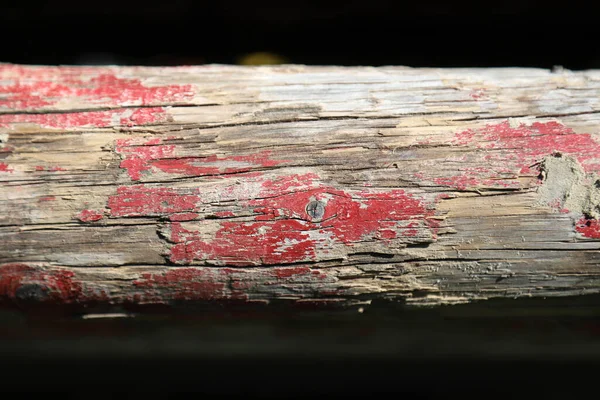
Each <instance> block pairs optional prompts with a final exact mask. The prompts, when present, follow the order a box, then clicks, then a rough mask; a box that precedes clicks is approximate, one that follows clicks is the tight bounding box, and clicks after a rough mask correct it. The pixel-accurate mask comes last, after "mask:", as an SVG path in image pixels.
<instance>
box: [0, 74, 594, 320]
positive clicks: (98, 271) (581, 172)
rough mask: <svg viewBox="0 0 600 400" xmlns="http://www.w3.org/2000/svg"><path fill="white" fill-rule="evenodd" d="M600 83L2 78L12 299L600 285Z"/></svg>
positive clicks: (274, 296) (271, 299)
mask: <svg viewBox="0 0 600 400" xmlns="http://www.w3.org/2000/svg"><path fill="white" fill-rule="evenodd" d="M599 95H600V72H598V71H584V72H571V71H566V70H559V71H555V72H551V71H545V70H538V69H412V68H405V67H381V68H372V67H364V68H363V67H361V68H358V67H352V68H347V67H305V66H298V65H288V66H277V67H233V66H224V65H207V66H199V67H176V68H149V67H42V66H19V65H10V64H3V65H0V140H1V143H0V185H2V190H1V191H0V238H1V241H0V264H1V266H0V271H1V273H0V298H1V299H2V303H4V304H7V305H11V306H12V305H15V304H18V305H24V304H61V305H64V304H71V305H73V306H74V307H77V306H86V307H89V306H90V305H94V304H96V305H98V304H103V305H111V306H112V307H115V308H119V307H138V306H142V305H154V304H175V303H181V302H183V303H186V304H187V303H191V302H206V301H211V302H217V303H230V302H235V303H241V304H272V303H292V304H298V305H302V304H311V305H317V306H320V305H332V306H344V307H346V306H353V305H355V306H358V307H364V306H366V305H368V304H370V303H371V302H372V301H373V300H374V299H388V300H392V301H403V302H406V303H408V304H411V305H439V304H455V303H465V302H471V301H474V300H484V299H489V298H494V297H531V296H542V297H547V296H565V295H582V294H589V293H598V292H599V289H600V282H599V279H600V274H599V273H598V265H599V259H600V253H599V252H598V250H599V249H600V241H599V239H600V224H599V223H598V218H599V217H600V208H599V207H600V189H599V188H598V186H600V185H598V183H597V174H598V172H599V171H600V156H599V154H600V153H599V150H600V137H599V127H600V119H599V113H598V111H599V109H600V103H599V101H598V99H599V98H600V96H599Z"/></svg>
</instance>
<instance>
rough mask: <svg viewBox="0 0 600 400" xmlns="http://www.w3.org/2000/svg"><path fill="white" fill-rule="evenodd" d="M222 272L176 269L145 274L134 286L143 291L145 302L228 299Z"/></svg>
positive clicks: (142, 296)
mask: <svg viewBox="0 0 600 400" xmlns="http://www.w3.org/2000/svg"><path fill="white" fill-rule="evenodd" d="M220 274H222V272H220V271H214V272H209V271H208V270H206V269H197V268H174V269H172V270H170V271H167V272H164V273H157V274H153V273H143V274H142V275H141V278H140V279H138V280H136V281H134V282H133V284H134V286H136V287H137V288H139V289H142V290H143V294H142V295H141V298H142V299H143V300H144V299H145V300H156V299H170V298H172V299H174V300H203V301H205V300H217V299H225V298H228V297H229V296H227V293H226V290H225V289H226V287H225V282H223V281H220V280H222V279H223V278H219V275H220Z"/></svg>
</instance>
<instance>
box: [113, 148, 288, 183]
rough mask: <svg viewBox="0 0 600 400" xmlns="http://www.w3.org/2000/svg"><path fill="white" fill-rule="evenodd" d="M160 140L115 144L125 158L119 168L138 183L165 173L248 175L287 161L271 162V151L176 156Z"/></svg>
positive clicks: (173, 151)
mask: <svg viewBox="0 0 600 400" xmlns="http://www.w3.org/2000/svg"><path fill="white" fill-rule="evenodd" d="M162 143H163V141H162V140H161V139H157V138H154V139H150V140H148V141H146V142H145V143H144V142H142V143H139V141H136V142H132V141H131V139H119V140H117V141H116V151H117V153H119V154H123V155H124V156H125V158H124V159H123V161H122V162H121V164H120V167H121V168H124V169H127V172H128V173H129V176H130V177H131V179H132V180H134V181H137V180H140V179H141V177H142V172H145V171H162V172H164V173H167V174H179V175H185V176H208V175H222V174H231V173H242V172H248V171H251V170H252V169H255V168H266V167H272V166H276V165H278V164H281V163H283V162H285V161H276V160H271V159H270V158H269V156H270V155H271V152H270V151H262V152H260V153H256V154H249V155H240V156H227V157H218V156H216V155H211V156H208V157H181V156H177V155H176V147H175V146H174V145H165V144H162Z"/></svg>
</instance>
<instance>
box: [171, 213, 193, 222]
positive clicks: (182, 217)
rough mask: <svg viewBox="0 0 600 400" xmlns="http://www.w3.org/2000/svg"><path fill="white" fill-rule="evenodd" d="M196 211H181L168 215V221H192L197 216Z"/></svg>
mask: <svg viewBox="0 0 600 400" xmlns="http://www.w3.org/2000/svg"><path fill="white" fill-rule="evenodd" d="M198 215H199V214H197V213H182V214H173V215H170V216H169V221H192V220H194V219H196V218H198Z"/></svg>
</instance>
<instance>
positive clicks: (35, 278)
mask: <svg viewBox="0 0 600 400" xmlns="http://www.w3.org/2000/svg"><path fill="white" fill-rule="evenodd" d="M74 275H75V274H74V273H73V272H71V271H67V270H52V271H45V270H43V269H40V268H33V267H30V266H28V265H25V264H5V265H3V266H1V267H0V299H11V300H15V299H16V300H19V299H20V297H22V296H23V295H22V294H20V293H19V289H20V288H23V287H24V285H33V286H35V287H39V288H40V290H39V291H37V293H36V295H37V298H35V300H36V301H41V302H48V301H51V302H56V303H71V302H76V301H79V300H81V299H83V298H84V296H83V287H82V285H81V283H78V282H75V281H73V280H72V278H73V276H74ZM21 300H22V299H21Z"/></svg>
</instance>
